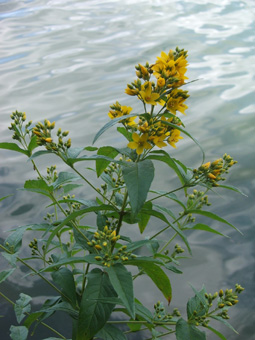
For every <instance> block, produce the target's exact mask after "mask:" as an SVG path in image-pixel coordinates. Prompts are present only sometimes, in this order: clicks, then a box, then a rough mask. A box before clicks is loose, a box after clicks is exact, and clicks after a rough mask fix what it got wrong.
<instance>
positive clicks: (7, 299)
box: [0, 292, 66, 340]
mask: <svg viewBox="0 0 255 340" xmlns="http://www.w3.org/2000/svg"><path fill="white" fill-rule="evenodd" d="M0 296H2V297H3V298H4V299H5V300H6V301H8V302H9V303H10V304H11V305H12V306H13V307H14V306H15V303H14V302H13V301H12V300H10V299H9V298H8V297H7V296H6V295H4V294H3V293H2V292H0ZM25 314H26V315H28V316H29V315H30V314H29V313H28V312H25ZM36 321H39V319H36ZM40 323H41V324H42V325H43V326H44V327H46V328H48V329H50V330H51V331H52V332H54V333H55V334H57V335H58V336H59V337H60V338H62V339H65V340H66V337H65V336H64V335H62V334H60V333H59V332H58V331H56V330H55V329H54V328H52V327H51V326H49V325H47V324H46V323H45V322H40Z"/></svg>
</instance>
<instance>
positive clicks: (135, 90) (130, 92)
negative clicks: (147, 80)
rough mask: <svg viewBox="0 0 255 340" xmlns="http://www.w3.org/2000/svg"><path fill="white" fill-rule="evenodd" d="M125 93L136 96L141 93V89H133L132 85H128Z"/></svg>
mask: <svg viewBox="0 0 255 340" xmlns="http://www.w3.org/2000/svg"><path fill="white" fill-rule="evenodd" d="M125 93H126V94H128V95H129V96H136V95H138V93H139V90H137V89H131V88H130V87H127V88H126V90H125Z"/></svg>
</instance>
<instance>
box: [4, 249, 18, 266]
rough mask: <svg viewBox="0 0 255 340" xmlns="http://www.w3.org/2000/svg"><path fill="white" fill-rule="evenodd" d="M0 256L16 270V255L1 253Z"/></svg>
mask: <svg viewBox="0 0 255 340" xmlns="http://www.w3.org/2000/svg"><path fill="white" fill-rule="evenodd" d="M1 254H2V255H3V257H4V258H5V259H6V260H7V261H8V262H9V264H10V265H11V266H12V267H13V268H16V263H17V257H18V254H17V253H14V254H9V253H6V252H1Z"/></svg>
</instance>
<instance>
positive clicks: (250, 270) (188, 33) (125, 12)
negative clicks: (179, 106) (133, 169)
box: [0, 0, 255, 340]
mask: <svg viewBox="0 0 255 340" xmlns="http://www.w3.org/2000/svg"><path fill="white" fill-rule="evenodd" d="M254 17H255V8H254V3H253V1H248V0H247V1H239V0H238V1H234V0H222V1H216V0H211V1H210V0H186V1H185V0H182V1H181V0H176V1H169V0H157V1H156V0H154V1H149V0H147V1H146V0H140V1H139V2H138V1H134V0H122V1H117V0H115V1H114V0H111V1H110V0H109V1H107V0H106V1H97V0H93V1H92V0H90V1H77V0H73V1H68V0H52V1H42V0H37V1H33V0H30V1H20V0H16V1H15V0H13V1H1V0H0V35H1V38H0V39H1V40H0V41H1V45H0V51H1V54H0V74H1V83H0V90H1V105H0V110H1V126H0V129H1V138H0V139H1V141H11V139H10V136H11V134H10V131H9V130H8V129H7V127H8V125H9V123H10V119H9V115H10V113H11V112H12V111H14V110H16V109H17V110H20V111H25V112H26V113H27V117H28V119H32V120H33V121H34V122H36V121H38V120H40V119H44V118H47V119H49V120H51V121H54V120H55V121H56V124H57V125H58V126H61V127H62V128H63V129H70V131H71V138H72V142H73V145H77V146H78V145H82V146H83V145H90V144H91V142H92V139H93V136H94V134H95V132H96V131H98V129H99V128H100V127H101V126H102V125H103V124H105V123H106V122H107V121H108V116H107V112H108V108H109V105H111V104H112V103H113V102H115V101H116V100H118V101H120V102H121V103H123V104H124V105H131V106H132V105H133V98H131V97H128V96H126V95H125V94H124V89H125V87H126V83H130V82H131V81H132V80H133V79H134V65H135V64H137V63H139V62H141V63H144V62H146V61H147V60H148V61H149V62H151V63H152V62H154V60H155V57H156V56H157V55H159V53H160V51H161V50H164V51H168V50H169V49H170V48H175V46H179V47H182V48H185V49H187V50H188V51H189V64H190V66H189V71H188V76H189V78H190V79H191V80H192V79H199V81H197V82H195V83H192V84H190V85H188V89H189V91H190V95H191V97H190V99H189V103H188V105H189V110H188V111H187V117H185V118H184V123H185V125H186V128H187V130H188V131H189V132H190V133H191V134H192V135H193V136H195V137H196V138H197V139H198V140H199V141H200V143H201V144H202V145H203V147H204V149H205V150H206V155H207V158H206V160H211V159H215V158H218V157H220V156H221V155H222V154H224V153H225V152H227V153H230V154H231V155H232V156H233V157H234V159H237V160H238V162H239V164H238V166H236V167H235V168H234V169H233V171H232V172H231V174H230V176H229V182H228V183H229V184H231V185H235V186H238V187H239V188H240V189H241V190H242V191H243V192H244V193H245V194H246V195H248V196H249V197H248V198H246V197H244V196H240V195H238V194H235V193H232V192H229V193H230V195H226V194H225V193H224V192H222V193H221V197H219V196H217V195H214V196H212V198H211V202H213V207H212V211H214V212H215V213H217V214H219V215H220V216H223V217H224V218H226V219H227V220H229V221H230V222H231V223H233V224H234V225H235V226H237V227H238V228H239V229H241V230H242V232H243V233H244V236H243V237H240V235H239V234H238V233H237V232H235V231H234V230H232V229H230V228H227V227H224V226H223V225H222V226H218V224H217V223H213V224H212V225H213V226H214V227H215V228H218V230H221V231H223V232H224V233H226V234H228V235H229V236H231V239H221V238H219V237H216V236H211V235H209V234H204V233H202V232H196V233H193V234H191V235H190V236H189V237H190V238H189V239H190V242H191V244H192V249H193V258H192V259H190V260H186V261H183V270H184V275H183V276H182V277H180V276H176V275H171V281H172V285H173V289H174V298H173V301H172V306H173V307H174V306H178V307H179V308H180V309H181V310H182V311H183V314H184V313H185V308H184V307H182V306H185V303H186V301H187V299H188V297H190V296H191V295H192V291H191V289H190V287H189V285H188V282H190V283H192V284H193V285H194V286H195V287H196V288H198V289H199V288H200V285H201V284H202V283H205V285H206V287H207V288H208V291H211V292H212V293H213V292H214V291H216V290H219V289H220V288H227V287H230V286H233V285H234V284H235V283H236V282H238V283H240V284H242V285H243V286H245V288H246V291H245V293H243V295H242V296H241V298H240V302H239V304H238V305H237V306H235V308H233V311H232V312H231V323H232V324H233V325H234V326H235V327H236V328H237V330H238V332H239V333H240V335H239V336H238V335H236V334H235V333H233V332H232V331H230V330H228V329H227V328H226V327H224V328H220V329H221V331H222V332H223V333H224V335H225V336H226V338H227V339H230V340H237V339H255V338H254V332H255V329H254V321H255V317H254V313H253V311H254V308H255V301H254V289H255V286H254V276H255V275H254V258H255V254H254V241H255V236H254V231H253V230H254V229H253V226H254V186H255V181H254V142H255V138H254V120H255V118H254V113H255V103H254V89H255V86H254V74H255V72H254V71H255V66H254V65H255V57H254V55H255V53H254V46H255V34H254V32H255V30H254ZM113 131H114V130H111V131H110V132H109V133H106V134H105V135H103V137H102V138H101V140H100V141H99V142H98V143H97V145H98V146H99V145H106V144H107V143H112V144H113V145H114V144H115V145H118V146H120V145H122V144H121V143H122V141H121V140H120V139H118V138H117V137H116V135H114V134H113V133H112V132H113ZM172 152H173V156H174V157H177V158H179V159H180V160H182V161H183V162H184V163H185V164H188V165H189V166H194V167H195V166H197V165H198V164H199V162H200V158H199V157H200V154H199V150H198V148H197V147H196V146H195V145H193V144H192V143H191V142H190V140H188V139H187V138H185V140H183V141H182V142H180V143H179V144H178V149H177V150H176V151H175V150H173V151H172ZM55 162H56V160H55V159H54V158H50V157H48V158H41V159H40V160H39V166H41V168H42V169H44V168H45V167H46V166H49V165H51V164H54V163H55ZM81 168H82V167H81ZM59 170H62V168H61V167H60V168H59ZM158 170H159V174H161V173H162V175H164V176H165V174H166V171H169V170H168V169H167V168H166V167H163V166H162V167H160V168H159V169H158ZM0 176H1V184H0V187H1V196H5V195H8V194H12V193H15V195H14V196H12V197H10V198H8V200H6V201H3V202H2V203H1V220H2V221H4V222H1V235H0V236H2V237H6V233H4V232H5V231H6V230H9V229H10V228H12V227H14V226H17V225H24V224H26V223H31V222H32V221H36V219H37V220H38V221H40V220H41V218H42V215H43V212H42V210H40V208H39V207H40V206H43V204H44V203H45V205H46V204H47V202H46V200H45V202H42V203H41V201H39V199H38V198H37V196H36V195H32V194H31V196H28V197H27V195H24V193H23V192H21V191H16V189H17V188H21V187H22V185H23V182H24V181H25V180H27V179H30V178H32V177H35V174H34V173H33V170H32V169H31V165H30V164H29V162H26V161H25V158H24V157H23V156H22V155H18V154H15V153H9V152H5V151H1V164H0ZM169 176H171V175H170V174H169ZM158 178H160V176H159V177H158ZM167 184H168V185H171V178H170V177H169V179H168V180H167ZM158 185H162V186H165V185H166V183H160V182H158ZM87 195H88V196H90V195H91V194H90V193H88V194H87ZM33 208H35V209H33ZM150 228H151V229H149V228H148V232H147V234H148V235H149V234H150V233H151V232H152V228H153V226H150ZM205 254H206V255H205ZM1 261H2V260H1ZM1 268H5V263H4V262H3V261H2V264H1ZM22 270H24V269H23V268H22ZM18 280H20V278H19V276H18V274H17V275H16V274H14V276H13V277H11V279H10V280H9V282H8V285H7V284H6V283H4V284H2V290H3V291H4V292H5V293H6V294H8V296H9V297H10V298H12V299H14V300H15V299H16V298H17V296H18V293H19V292H20V291H24V292H26V293H27V294H31V295H40V296H39V297H38V298H37V299H36V301H35V304H36V303H40V302H41V301H42V300H43V299H44V298H45V297H46V296H47V295H50V294H51V293H52V292H51V290H50V289H48V287H46V286H45V285H43V284H41V283H39V282H38V281H36V282H34V280H33V279H32V278H28V277H26V278H24V280H23V281H22V282H19V281H18ZM17 282H19V283H18V284H17ZM137 284H138V287H137V295H139V296H140V297H141V299H143V300H144V301H146V303H147V304H148V307H150V306H152V304H153V303H154V302H155V301H154V299H155V294H157V293H156V291H155V290H154V287H153V285H152V284H150V282H146V287H148V288H147V291H145V290H144V281H142V280H140V281H137ZM177 287H178V291H177ZM38 292H39V293H38ZM41 292H43V293H41ZM154 292H155V293H154ZM156 299H162V297H161V296H157V298H156ZM1 304H2V307H1V314H6V313H7V315H8V316H7V318H4V319H3V318H2V319H0V324H1V332H2V334H3V335H1V339H3V340H5V339H9V336H8V335H7V334H8V329H9V326H10V324H11V322H13V323H15V320H14V316H13V312H12V310H11V308H10V307H9V305H7V304H6V303H5V302H3V301H2V300H1ZM55 322H57V321H56V320H55ZM65 322H66V321H65V319H63V320H61V323H62V325H63V324H64V323H65ZM61 327H62V326H61ZM61 327H60V330H61ZM218 329H219V328H218ZM40 332H41V333H37V337H40V339H43V338H44V337H46V336H50V335H49V334H48V333H47V334H48V335H47V334H46V333H43V332H44V330H43V328H41V330H40ZM39 334H40V335H39ZM208 339H209V340H210V339H215V336H212V335H210V336H209V337H208Z"/></svg>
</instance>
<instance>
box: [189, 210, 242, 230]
mask: <svg viewBox="0 0 255 340" xmlns="http://www.w3.org/2000/svg"><path fill="white" fill-rule="evenodd" d="M187 212H188V213H190V214H198V215H203V216H206V217H209V218H211V219H213V220H216V221H219V222H221V223H225V224H228V225H229V226H230V227H232V228H234V229H235V230H237V231H238V232H239V233H240V234H242V235H243V233H242V232H241V231H240V230H239V229H237V228H236V227H235V226H233V224H231V223H229V222H228V221H226V220H224V218H222V217H219V216H218V215H216V214H214V213H212V212H210V211H204V210H199V209H190V210H187Z"/></svg>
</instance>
